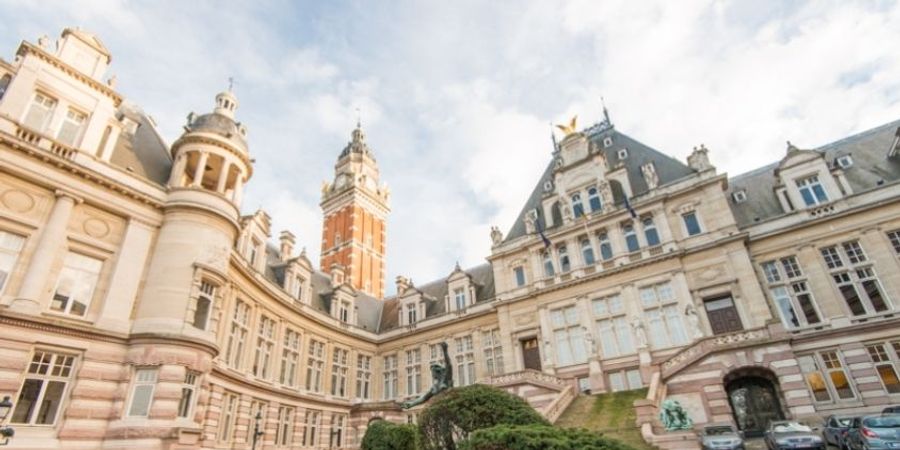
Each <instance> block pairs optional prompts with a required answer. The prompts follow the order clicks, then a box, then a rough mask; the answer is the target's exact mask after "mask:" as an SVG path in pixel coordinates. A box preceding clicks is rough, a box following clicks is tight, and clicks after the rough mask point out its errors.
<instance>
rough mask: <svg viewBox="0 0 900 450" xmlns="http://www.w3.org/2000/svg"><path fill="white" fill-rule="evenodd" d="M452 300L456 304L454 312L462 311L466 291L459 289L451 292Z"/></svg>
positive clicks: (464, 304)
mask: <svg viewBox="0 0 900 450" xmlns="http://www.w3.org/2000/svg"><path fill="white" fill-rule="evenodd" d="M453 298H454V301H455V303H456V310H457V311H462V310H464V309H466V290H465V289H463V288H459V289H456V290H454V291H453Z"/></svg>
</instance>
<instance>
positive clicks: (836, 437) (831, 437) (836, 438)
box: [822, 416, 856, 450]
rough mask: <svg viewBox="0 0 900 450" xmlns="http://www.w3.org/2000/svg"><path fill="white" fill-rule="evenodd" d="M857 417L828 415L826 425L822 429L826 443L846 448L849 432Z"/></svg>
mask: <svg viewBox="0 0 900 450" xmlns="http://www.w3.org/2000/svg"><path fill="white" fill-rule="evenodd" d="M855 418H856V417H853V416H828V417H827V418H825V427H824V428H823V429H822V437H823V438H825V444H827V445H833V446H835V447H837V448H839V449H841V450H846V449H847V434H848V433H849V430H850V425H851V424H852V423H853V419H855Z"/></svg>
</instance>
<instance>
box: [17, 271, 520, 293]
mask: <svg viewBox="0 0 900 450" xmlns="http://www.w3.org/2000/svg"><path fill="white" fill-rule="evenodd" d="M513 275H515V277H516V287H522V286H525V268H524V267H522V266H518V267H516V268H515V269H513ZM2 287H3V285H2V283H0V288H2Z"/></svg>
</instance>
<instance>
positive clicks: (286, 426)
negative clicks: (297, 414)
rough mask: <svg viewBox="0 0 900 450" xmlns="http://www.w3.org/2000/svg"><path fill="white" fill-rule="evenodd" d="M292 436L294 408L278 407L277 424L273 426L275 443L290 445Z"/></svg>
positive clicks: (281, 445)
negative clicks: (275, 426)
mask: <svg viewBox="0 0 900 450" xmlns="http://www.w3.org/2000/svg"><path fill="white" fill-rule="evenodd" d="M293 437H294V408H292V407H290V406H279V407H278V426H277V428H275V445H276V446H279V447H286V446H289V445H291V441H293Z"/></svg>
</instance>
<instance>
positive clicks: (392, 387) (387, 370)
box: [382, 355, 397, 400]
mask: <svg viewBox="0 0 900 450" xmlns="http://www.w3.org/2000/svg"><path fill="white" fill-rule="evenodd" d="M382 360H383V361H384V373H383V374H384V376H383V377H382V378H383V380H384V391H383V392H382V394H383V398H384V399H385V400H391V399H393V398H394V397H396V396H397V355H388V356H385V357H384V358H382Z"/></svg>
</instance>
